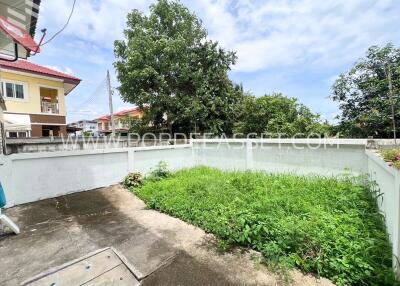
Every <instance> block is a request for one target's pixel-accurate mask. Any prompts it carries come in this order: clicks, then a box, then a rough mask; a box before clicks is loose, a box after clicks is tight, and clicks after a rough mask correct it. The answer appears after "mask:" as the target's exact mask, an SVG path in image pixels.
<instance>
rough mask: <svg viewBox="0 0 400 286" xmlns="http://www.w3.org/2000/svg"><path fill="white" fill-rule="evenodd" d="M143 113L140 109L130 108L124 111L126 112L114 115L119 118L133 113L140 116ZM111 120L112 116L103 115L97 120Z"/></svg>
mask: <svg viewBox="0 0 400 286" xmlns="http://www.w3.org/2000/svg"><path fill="white" fill-rule="evenodd" d="M141 112H142V111H141V110H140V109H139V108H138V107H134V108H128V109H124V110H121V111H119V112H116V113H114V116H117V117H118V116H124V115H129V114H132V113H137V114H140V113H141ZM110 119H111V116H110V115H103V116H101V117H99V118H97V119H96V120H106V121H108V120H110Z"/></svg>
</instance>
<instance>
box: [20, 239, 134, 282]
mask: <svg viewBox="0 0 400 286" xmlns="http://www.w3.org/2000/svg"><path fill="white" fill-rule="evenodd" d="M135 271H136V270H135V269H134V268H133V267H132V266H131V265H130V264H129V263H128V261H127V260H126V259H125V258H124V257H123V256H122V255H121V254H119V253H118V252H117V251H116V250H115V249H113V248H111V247H109V248H105V249H100V250H97V251H95V252H93V253H91V254H88V255H86V256H84V257H81V258H78V259H76V260H74V261H71V262H68V263H66V264H64V265H62V266H60V267H56V268H54V269H50V270H48V271H46V272H44V273H41V274H39V275H37V276H35V277H33V278H31V279H29V280H28V281H25V282H23V283H22V285H29V286H39V285H40V286H42V285H43V286H64V285H65V286H73V285H84V286H94V285H96V286H100V285H101V286H106V285H119V286H125V285H127V286H128V285H129V286H135V285H139V281H138V280H137V279H136V276H135Z"/></svg>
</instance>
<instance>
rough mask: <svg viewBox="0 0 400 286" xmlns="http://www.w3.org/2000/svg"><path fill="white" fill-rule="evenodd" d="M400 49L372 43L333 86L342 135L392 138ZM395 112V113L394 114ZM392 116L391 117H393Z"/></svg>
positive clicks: (399, 110)
mask: <svg viewBox="0 0 400 286" xmlns="http://www.w3.org/2000/svg"><path fill="white" fill-rule="evenodd" d="M399 92H400V49H399V48H395V47H394V46H393V45H392V44H387V45H386V46H384V47H377V46H372V47H370V48H369V49H368V51H367V53H366V56H365V57H364V58H362V59H360V60H359V61H358V62H356V63H355V64H354V66H353V67H352V69H351V70H350V71H349V72H347V73H343V74H341V75H340V76H339V78H338V79H337V80H336V81H335V83H334V85H333V87H332V95H331V97H332V99H333V100H335V101H337V102H339V108H340V110H341V115H340V116H339V117H338V118H339V120H340V123H339V126H338V129H339V132H340V133H341V134H342V135H344V136H350V137H367V136H374V137H377V138H392V137H393V131H394V130H393V129H394V128H393V123H395V126H399V123H400V101H399V100H398V96H399V94H400V93H399ZM393 115H394V116H393ZM393 119H394V121H393Z"/></svg>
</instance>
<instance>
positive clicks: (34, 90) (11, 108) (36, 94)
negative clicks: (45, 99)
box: [0, 70, 66, 116]
mask: <svg viewBox="0 0 400 286" xmlns="http://www.w3.org/2000/svg"><path fill="white" fill-rule="evenodd" d="M0 80H1V81H3V80H5V81H7V80H9V81H11V82H16V83H23V84H24V85H25V92H26V93H27V94H25V97H26V98H25V99H23V100H21V99H8V98H4V99H5V102H6V107H7V112H16V113H30V114H32V113H33V114H41V113H42V110H41V105H40V87H47V88H54V89H57V95H58V104H59V112H60V113H59V114H58V115H62V116H65V115H66V111H65V96H64V83H63V82H62V81H57V80H49V79H43V78H38V77H34V76H32V77H31V76H26V75H20V74H15V73H12V72H8V71H4V70H2V71H1V72H0Z"/></svg>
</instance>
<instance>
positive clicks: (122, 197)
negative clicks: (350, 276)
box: [0, 186, 331, 285]
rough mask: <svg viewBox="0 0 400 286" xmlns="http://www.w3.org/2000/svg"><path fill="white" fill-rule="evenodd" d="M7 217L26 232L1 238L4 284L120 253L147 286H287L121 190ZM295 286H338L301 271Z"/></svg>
mask: <svg viewBox="0 0 400 286" xmlns="http://www.w3.org/2000/svg"><path fill="white" fill-rule="evenodd" d="M5 213H6V214H7V215H8V216H9V217H11V218H12V219H13V220H14V221H15V222H16V223H17V224H18V225H19V226H20V228H21V234H20V235H18V236H15V235H11V234H9V233H4V232H3V233H1V231H0V257H1V259H0V269H1V275H0V285H18V284H19V283H21V282H22V281H24V280H26V279H28V278H30V277H32V276H34V275H36V274H38V273H41V272H43V271H45V270H47V269H50V268H52V267H56V266H59V265H62V264H64V263H67V262H69V261H71V260H73V259H76V258H78V257H81V256H84V255H86V254H88V253H90V252H92V251H95V250H97V249H100V248H105V247H109V246H112V247H114V248H115V249H116V250H117V251H118V252H120V253H121V254H122V255H123V256H124V257H125V258H126V259H127V260H128V261H129V262H130V263H132V264H133V266H134V267H135V268H136V269H137V272H138V276H139V277H138V278H140V279H141V280H142V283H143V285H216V284H218V285H239V284H240V285H279V284H281V283H282V281H281V280H280V279H279V277H277V276H276V275H275V274H273V273H271V272H269V271H268V270H267V269H266V268H264V267H262V266H258V265H257V263H255V262H254V259H253V258H252V257H253V256H254V255H257V254H256V253H254V252H249V251H243V250H237V251H234V252H230V253H219V252H218V251H217V249H216V247H215V246H214V244H213V237H212V236H210V235H207V234H206V233H204V231H202V230H201V229H199V228H196V227H194V226H191V225H188V224H186V223H185V222H182V221H180V220H178V219H176V218H172V217H170V216H167V215H164V214H161V213H159V212H156V211H153V210H148V209H146V208H145V205H144V203H143V202H142V201H140V200H139V199H137V198H136V197H135V196H134V195H132V194H131V193H129V192H127V191H126V190H124V189H122V188H121V187H119V186H114V187H110V188H103V189H99V190H93V191H88V192H82V193H75V194H71V195H67V196H62V197H58V198H54V199H48V200H44V201H39V202H35V203H31V204H26V205H22V206H18V207H14V208H11V209H7V210H6V211H5ZM293 277H294V285H296V284H297V285H331V284H330V282H329V281H328V280H325V279H322V280H317V279H315V278H313V277H310V276H303V275H302V274H300V273H298V272H294V274H293Z"/></svg>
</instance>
